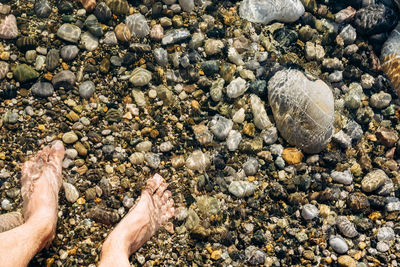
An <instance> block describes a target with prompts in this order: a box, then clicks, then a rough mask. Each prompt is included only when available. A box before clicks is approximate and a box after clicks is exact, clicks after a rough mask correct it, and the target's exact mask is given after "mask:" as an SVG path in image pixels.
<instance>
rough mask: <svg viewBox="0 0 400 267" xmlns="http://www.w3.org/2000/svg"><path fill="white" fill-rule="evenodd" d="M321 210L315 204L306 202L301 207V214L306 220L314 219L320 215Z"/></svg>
mask: <svg viewBox="0 0 400 267" xmlns="http://www.w3.org/2000/svg"><path fill="white" fill-rule="evenodd" d="M318 215H319V211H318V208H317V207H316V206H315V205H313V204H305V205H304V206H303V208H302V209H301V216H302V217H303V219H304V220H307V221H309V220H312V219H314V218H316V217H318Z"/></svg>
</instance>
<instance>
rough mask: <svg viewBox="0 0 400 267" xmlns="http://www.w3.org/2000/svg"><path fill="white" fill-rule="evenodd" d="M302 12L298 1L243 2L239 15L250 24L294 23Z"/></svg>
mask: <svg viewBox="0 0 400 267" xmlns="http://www.w3.org/2000/svg"><path fill="white" fill-rule="evenodd" d="M304 11H305V10H304V6H303V4H302V3H301V1H300V0H244V1H243V2H242V3H240V8H239V15H240V17H241V18H243V19H246V20H248V21H250V22H256V23H263V24H268V23H269V22H271V21H273V20H277V21H280V22H294V21H296V20H298V19H299V18H300V17H301V16H302V15H303V14H304Z"/></svg>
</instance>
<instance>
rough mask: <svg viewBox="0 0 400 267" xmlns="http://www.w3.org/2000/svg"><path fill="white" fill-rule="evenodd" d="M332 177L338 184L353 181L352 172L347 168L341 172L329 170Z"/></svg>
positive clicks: (346, 183)
mask: <svg viewBox="0 0 400 267" xmlns="http://www.w3.org/2000/svg"><path fill="white" fill-rule="evenodd" d="M331 177H332V179H333V180H334V181H335V182H337V183H340V184H345V185H350V184H351V183H352V182H353V174H352V173H351V172H350V171H349V170H345V171H343V172H338V171H333V172H331Z"/></svg>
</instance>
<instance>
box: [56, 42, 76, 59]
mask: <svg viewBox="0 0 400 267" xmlns="http://www.w3.org/2000/svg"><path fill="white" fill-rule="evenodd" d="M78 53H79V48H78V47H77V46H76V45H66V46H63V47H62V48H61V51H60V55H61V57H62V59H63V60H65V61H71V60H73V59H75V58H76V56H77V55H78Z"/></svg>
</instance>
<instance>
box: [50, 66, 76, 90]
mask: <svg viewBox="0 0 400 267" xmlns="http://www.w3.org/2000/svg"><path fill="white" fill-rule="evenodd" d="M75 81H76V77H75V74H74V73H73V72H72V71H70V70H63V71H60V72H59V73H57V74H56V75H54V77H53V79H52V80H51V83H52V84H53V86H54V88H55V89H58V88H60V87H64V88H66V89H71V88H73V87H74V86H75Z"/></svg>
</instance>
